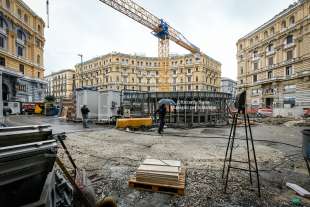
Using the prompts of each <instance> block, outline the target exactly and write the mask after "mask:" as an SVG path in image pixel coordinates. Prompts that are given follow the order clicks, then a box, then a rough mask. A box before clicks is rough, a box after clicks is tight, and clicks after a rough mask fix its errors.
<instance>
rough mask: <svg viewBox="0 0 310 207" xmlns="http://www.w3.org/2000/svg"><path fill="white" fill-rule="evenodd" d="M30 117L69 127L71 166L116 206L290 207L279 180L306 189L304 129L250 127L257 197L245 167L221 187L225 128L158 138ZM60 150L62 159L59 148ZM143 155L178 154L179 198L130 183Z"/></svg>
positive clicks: (239, 148)
mask: <svg viewBox="0 0 310 207" xmlns="http://www.w3.org/2000/svg"><path fill="white" fill-rule="evenodd" d="M21 120H22V121H21ZM29 120H30V119H29V118H24V119H21V118H20V117H19V118H18V117H15V118H14V117H13V118H10V119H9V120H8V122H9V123H11V124H12V125H17V124H18V125H22V124H30V123H29V122H30V121H29ZM31 123H32V124H39V123H52V127H53V130H54V131H56V132H61V131H65V132H67V138H66V140H65V143H66V145H67V147H68V148H69V151H70V152H71V154H72V156H73V157H74V159H75V161H76V163H77V165H78V166H79V167H81V168H84V169H85V170H86V171H87V173H88V175H89V177H91V179H92V181H93V183H94V187H95V192H96V195H97V197H98V199H101V198H104V197H106V196H113V197H114V198H115V199H116V200H117V203H118V206H120V207H129V206H135V207H165V206H186V207H192V206H216V207H220V206H231V207H237V206H240V207H245V206H262V207H268V206H272V207H274V206H279V207H280V206H292V204H291V199H292V198H293V197H296V195H295V193H294V192H293V191H292V190H290V189H288V188H287V187H286V186H285V183H286V182H292V183H296V184H298V185H300V186H302V187H304V188H305V189H307V190H310V179H309V175H308V172H307V169H306V165H305V162H304V160H303V156H302V151H301V148H300V146H301V143H302V134H301V130H302V129H303V128H302V127H287V126H285V125H267V124H258V125H256V126H253V128H252V130H253V137H254V139H255V140H257V141H256V142H255V149H256V155H257V161H258V168H259V170H260V179H261V192H262V196H261V198H259V197H258V196H257V188H256V181H255V180H256V179H254V181H255V182H254V183H253V185H252V186H251V185H250V182H249V175H248V173H247V172H240V171H238V170H232V172H231V174H230V179H229V185H228V193H227V194H225V193H223V187H224V183H223V180H222V178H221V175H222V167H223V158H224V155H225V149H226V145H227V141H228V140H227V137H228V134H229V130H230V129H229V127H224V128H203V129H190V130H182V129H166V130H165V132H164V134H163V136H158V134H157V133H156V129H152V130H149V131H145V132H127V131H120V130H117V129H114V128H108V127H102V126H92V128H91V129H89V130H82V129H81V128H80V124H68V123H63V122H60V121H59V120H57V119H56V118H50V120H49V119H46V118H44V119H43V118H37V117H35V118H32V119H31ZM236 136H237V137H239V138H242V137H244V128H242V127H239V128H238V129H237V135H236ZM262 140H270V141H274V142H272V143H271V142H265V141H262ZM276 142H284V143H287V144H281V143H276ZM293 145H294V146H293ZM298 146H299V147H298ZM245 149H246V142H245V141H244V140H236V143H235V148H234V154H233V158H234V159H235V160H244V161H245V160H246V158H247V155H246V151H245ZM59 156H60V157H63V158H64V156H63V151H62V150H61V149H60V150H59ZM145 158H155V159H175V160H181V161H182V163H183V165H184V166H185V167H186V168H187V171H186V187H185V196H174V195H168V194H163V193H154V192H147V191H138V190H135V189H132V188H129V187H128V178H129V177H130V176H133V175H134V173H135V170H136V169H137V167H138V166H139V165H140V164H141V162H142V161H143V160H144V159H145ZM64 159H66V158H64ZM66 163H67V164H68V162H67V160H66ZM68 166H70V165H69V164H68ZM240 167H242V166H240ZM297 197H298V196H297ZM299 198H301V201H302V205H303V206H310V200H308V199H306V198H302V197H299Z"/></svg>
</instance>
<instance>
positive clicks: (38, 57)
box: [37, 55, 41, 64]
mask: <svg viewBox="0 0 310 207" xmlns="http://www.w3.org/2000/svg"><path fill="white" fill-rule="evenodd" d="M40 62H41V57H40V55H37V63H38V64H40Z"/></svg>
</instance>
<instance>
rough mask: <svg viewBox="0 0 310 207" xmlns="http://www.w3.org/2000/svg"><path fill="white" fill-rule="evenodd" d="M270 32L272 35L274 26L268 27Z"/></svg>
mask: <svg viewBox="0 0 310 207" xmlns="http://www.w3.org/2000/svg"><path fill="white" fill-rule="evenodd" d="M270 34H272V35H273V34H274V27H271V28H270Z"/></svg>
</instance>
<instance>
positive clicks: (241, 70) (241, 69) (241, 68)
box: [240, 67, 243, 75]
mask: <svg viewBox="0 0 310 207" xmlns="http://www.w3.org/2000/svg"><path fill="white" fill-rule="evenodd" d="M240 74H241V75H242V74H243V67H240Z"/></svg>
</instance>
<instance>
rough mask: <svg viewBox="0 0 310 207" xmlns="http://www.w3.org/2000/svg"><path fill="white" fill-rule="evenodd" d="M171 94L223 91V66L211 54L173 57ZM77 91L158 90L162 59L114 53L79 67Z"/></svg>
mask: <svg viewBox="0 0 310 207" xmlns="http://www.w3.org/2000/svg"><path fill="white" fill-rule="evenodd" d="M169 64H170V70H169V77H170V78H169V83H170V91H195V90H196V91H204V90H205V91H207V90H208V91H220V84H221V83H220V82H221V64H220V63H219V62H218V61H216V60H214V59H212V58H210V57H209V56H207V55H201V57H200V58H195V56H194V55H183V56H179V55H175V56H171V57H170V63H169ZM75 68H76V86H77V88H80V87H86V86H95V87H97V88H98V89H102V90H123V89H127V90H138V91H158V87H159V83H160V80H159V78H160V77H159V70H160V60H159V59H158V58H155V57H143V56H137V55H127V54H122V53H110V54H107V55H104V56H100V57H96V58H93V59H91V60H88V61H86V62H84V63H82V67H81V64H77V65H76V66H75Z"/></svg>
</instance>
